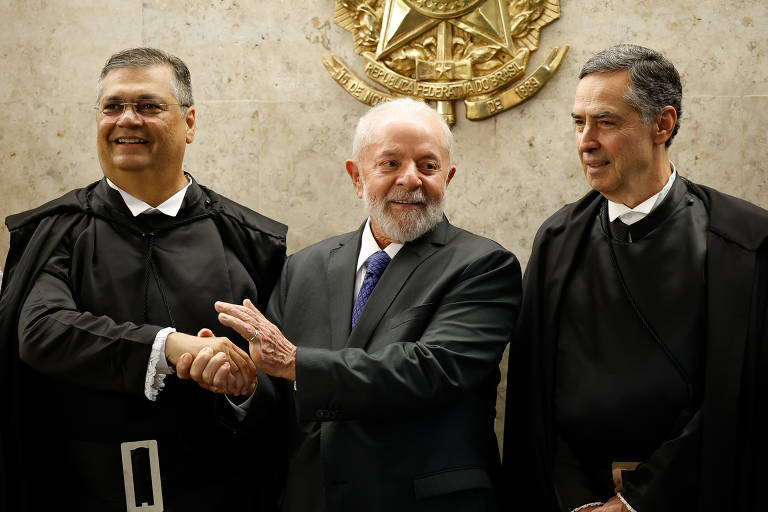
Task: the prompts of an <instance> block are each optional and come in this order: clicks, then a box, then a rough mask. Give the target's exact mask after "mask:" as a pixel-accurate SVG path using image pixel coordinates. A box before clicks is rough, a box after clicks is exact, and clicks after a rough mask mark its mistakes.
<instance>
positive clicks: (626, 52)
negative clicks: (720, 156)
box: [579, 44, 683, 147]
mask: <svg viewBox="0 0 768 512" xmlns="http://www.w3.org/2000/svg"><path fill="white" fill-rule="evenodd" d="M624 69H626V70H627V71H628V72H629V87H627V92H626V93H625V94H624V99H625V100H627V102H628V103H629V104H630V105H632V107H633V108H634V109H635V110H637V111H638V113H639V114H640V118H641V119H642V120H643V122H644V123H645V124H649V123H650V122H651V121H653V120H654V119H655V118H656V116H658V115H659V114H660V113H661V111H662V110H663V109H664V107H666V106H667V105H670V106H672V107H674V109H675V110H676V111H677V122H676V123H675V129H674V130H673V131H672V136H671V137H669V139H667V141H666V143H665V146H666V147H669V145H670V144H672V139H673V138H674V137H675V135H676V134H677V131H678V129H679V128H680V118H681V117H683V110H682V103H683V86H682V84H681V82H680V74H679V73H678V72H677V69H675V66H674V65H673V64H672V63H671V62H670V61H669V60H668V59H667V58H666V57H664V56H663V55H662V54H660V53H659V52H657V51H654V50H651V49H649V48H643V47H642V46H637V45H634V44H619V45H616V46H611V47H610V48H606V49H605V50H603V51H601V52H600V53H598V54H597V55H595V56H594V57H592V58H591V59H589V60H588V61H587V63H586V64H584V67H583V68H581V72H580V73H579V79H582V78H584V76H586V75H588V74H590V73H605V72H610V71H620V70H624Z"/></svg>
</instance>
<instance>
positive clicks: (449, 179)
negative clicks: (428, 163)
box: [445, 165, 456, 187]
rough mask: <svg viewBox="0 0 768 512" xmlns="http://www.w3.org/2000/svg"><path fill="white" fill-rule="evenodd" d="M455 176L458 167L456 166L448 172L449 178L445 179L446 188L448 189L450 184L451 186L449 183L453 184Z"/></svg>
mask: <svg viewBox="0 0 768 512" xmlns="http://www.w3.org/2000/svg"><path fill="white" fill-rule="evenodd" d="M454 174H456V166H455V165H452V166H451V170H450V171H448V177H447V178H446V179H445V186H446V187H447V186H448V184H449V183H450V182H451V180H452V179H453V175H454Z"/></svg>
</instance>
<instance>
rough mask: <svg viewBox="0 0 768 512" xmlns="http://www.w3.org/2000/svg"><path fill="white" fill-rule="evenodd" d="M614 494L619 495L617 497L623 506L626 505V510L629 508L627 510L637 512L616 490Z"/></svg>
mask: <svg viewBox="0 0 768 512" xmlns="http://www.w3.org/2000/svg"><path fill="white" fill-rule="evenodd" d="M616 496H618V497H619V499H620V500H621V502H622V503H623V504H624V506H625V507H627V510H629V512H637V510H635V509H634V508H632V505H630V504H629V503H627V500H625V499H624V496H622V495H621V493H620V492H617V493H616Z"/></svg>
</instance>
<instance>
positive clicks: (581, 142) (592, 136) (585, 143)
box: [576, 123, 600, 154]
mask: <svg viewBox="0 0 768 512" xmlns="http://www.w3.org/2000/svg"><path fill="white" fill-rule="evenodd" d="M597 135H598V134H597V129H596V128H595V127H594V125H592V124H591V123H586V124H584V129H583V130H582V131H581V132H577V133H576V144H577V145H578V149H579V153H580V154H581V153H588V152H589V151H592V150H593V149H598V148H599V147H600V142H599V141H598V136H597Z"/></svg>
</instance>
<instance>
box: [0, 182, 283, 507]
mask: <svg viewBox="0 0 768 512" xmlns="http://www.w3.org/2000/svg"><path fill="white" fill-rule="evenodd" d="M6 223H7V226H8V229H9V231H10V233H11V249H10V252H9V254H8V259H7V261H6V271H5V274H4V276H3V286H2V296H1V298H0V322H1V323H0V328H1V329H2V330H1V331H0V332H2V343H1V344H0V350H1V351H2V352H0V356H1V360H0V364H2V366H0V369H1V371H2V373H1V374H0V378H1V379H2V381H1V382H2V386H3V394H2V395H3V398H2V400H3V402H2V404H3V410H4V411H5V413H4V414H3V419H2V459H3V460H2V463H3V464H2V475H0V476H2V482H3V486H4V487H3V488H2V491H3V495H4V498H5V501H4V502H0V503H3V505H5V506H4V507H3V509H4V510H14V511H23V510H44V509H48V508H49V509H50V510H78V511H80V510H99V511H101V510H124V509H125V498H124V490H123V475H122V467H121V457H120V443H121V442H124V441H135V440H145V439H156V440H157V441H158V451H159V460H160V472H161V479H162V484H163V499H164V505H165V510H166V511H174V510H192V511H194V510H214V509H216V510H229V509H232V510H235V509H237V508H236V507H239V508H240V509H243V510H271V509H272V508H273V506H274V503H275V501H276V499H277V495H278V493H279V490H280V475H281V473H282V469H281V464H282V463H281V461H282V460H283V458H284V457H283V454H282V452H281V446H282V445H283V443H282V441H281V439H282V437H281V436H283V435H286V433H285V423H284V418H283V416H281V413H280V412H279V411H280V410H282V409H283V408H281V407H279V406H278V405H277V398H276V394H275V392H274V388H273V387H272V384H271V382H270V380H269V377H267V376H266V375H264V374H261V373H260V375H259V377H260V381H259V388H258V391H257V394H256V396H255V398H254V404H253V406H252V407H253V408H252V414H250V415H249V419H248V420H247V421H246V422H245V424H244V425H240V424H238V423H237V422H236V421H234V419H233V418H231V417H230V416H231V414H230V413H231V411H230V410H229V409H228V407H229V406H228V405H227V404H226V403H224V402H223V399H222V398H221V397H217V396H216V395H214V394H213V393H211V392H208V391H206V390H204V389H202V388H200V387H199V386H198V385H197V384H196V383H194V382H193V381H182V380H180V379H177V378H176V377H174V376H167V377H166V378H165V387H164V389H163V390H162V391H160V393H159V394H158V398H157V400H156V401H154V402H152V401H149V400H148V399H147V398H146V397H145V396H144V380H145V374H146V368H147V362H148V360H149V355H150V351H151V346H152V343H153V341H154V338H155V335H156V334H157V332H158V331H159V330H160V329H162V328H163V327H169V326H171V327H175V328H176V329H177V330H178V331H180V332H186V333H190V334H196V333H197V331H198V330H199V329H201V328H203V327H209V328H211V329H212V330H213V331H214V332H215V333H216V335H219V336H227V337H229V338H230V339H231V340H233V341H235V342H236V343H240V344H241V346H242V347H243V348H244V349H245V350H246V351H247V346H246V345H247V343H245V342H244V341H243V340H242V339H241V337H240V336H239V335H237V333H235V332H234V331H231V330H228V329H225V328H223V327H221V325H220V324H219V323H218V321H217V315H216V312H215V311H214V309H213V302H214V301H215V300H225V301H228V302H240V301H242V300H243V299H244V298H246V297H249V298H252V299H254V302H255V303H256V304H257V305H258V306H259V307H261V308H264V307H265V306H266V302H267V300H268V298H269V295H270V293H271V290H272V288H273V286H274V284H275V282H276V280H277V278H278V276H279V273H280V269H281V267H282V264H283V262H284V259H285V233H286V228H285V226H283V225H282V224H280V223H277V222H275V221H272V220H271V219H268V218H266V217H263V216H261V215H259V214H258V213H256V212H253V211H251V210H249V209H247V208H245V207H243V206H240V205H238V204H236V203H234V202H232V201H230V200H228V199H226V198H224V197H222V196H220V195H218V194H216V193H215V192H213V191H211V190H209V189H207V188H205V187H202V186H200V185H198V184H197V183H196V182H194V181H193V183H192V185H191V186H190V187H189V189H188V190H187V193H186V196H185V198H184V202H183V204H182V208H181V210H180V211H179V214H178V216H177V217H174V218H170V217H167V216H164V215H141V216H139V217H136V218H134V217H133V216H132V215H131V214H130V212H129V211H128V209H127V207H126V206H125V204H124V202H123V201H122V198H121V197H120V196H119V194H118V193H117V191H115V190H113V189H111V188H109V187H108V185H107V184H106V182H105V180H101V181H99V182H97V183H94V184H92V185H90V186H88V187H86V188H84V189H78V190H75V191H72V192H70V193H68V194H66V195H65V196H63V197H61V198H59V199H57V200H54V201H52V202H50V203H47V204H46V205H43V206H41V207H39V208H37V209H35V210H31V211H29V212H25V213H21V214H18V215H14V216H11V217H9V218H8V219H7V221H6ZM20 320H21V321H22V322H23V323H22V325H21V326H19V322H20ZM19 330H21V331H23V332H24V338H23V339H24V340H25V343H24V344H23V346H22V348H21V351H20V350H19V341H18V338H17V337H18V336H19V335H20V332H19ZM265 437H266V438H269V439H271V441H270V443H266V444H265V443H264V442H263V439H264V438H265ZM136 471H137V472H139V470H136ZM137 478H140V477H137ZM140 485H141V482H140V481H138V480H137V489H139V487H140ZM137 492H138V491H137ZM145 501H146V500H145ZM139 504H140V503H139ZM46 507H48V508H46Z"/></svg>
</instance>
